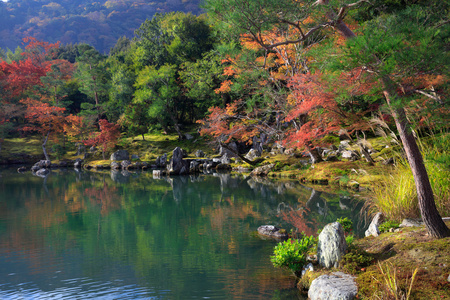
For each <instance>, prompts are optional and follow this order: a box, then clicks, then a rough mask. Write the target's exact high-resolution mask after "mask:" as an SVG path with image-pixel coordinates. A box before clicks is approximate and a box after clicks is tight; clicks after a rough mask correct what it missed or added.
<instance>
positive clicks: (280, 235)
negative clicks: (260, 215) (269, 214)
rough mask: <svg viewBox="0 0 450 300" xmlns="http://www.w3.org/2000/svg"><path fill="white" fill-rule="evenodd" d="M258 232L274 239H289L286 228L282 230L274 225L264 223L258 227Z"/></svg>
mask: <svg viewBox="0 0 450 300" xmlns="http://www.w3.org/2000/svg"><path fill="white" fill-rule="evenodd" d="M258 233H259V234H260V235H262V236H265V237H270V238H274V239H281V240H283V239H287V238H288V234H287V232H286V230H280V229H279V228H277V227H275V226H273V225H262V226H259V227H258Z"/></svg>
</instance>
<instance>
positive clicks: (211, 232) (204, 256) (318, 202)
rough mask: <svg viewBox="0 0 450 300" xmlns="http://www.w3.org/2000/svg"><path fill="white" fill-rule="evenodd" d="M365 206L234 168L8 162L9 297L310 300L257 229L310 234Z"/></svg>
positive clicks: (0, 248)
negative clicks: (91, 168) (44, 169)
mask: <svg viewBox="0 0 450 300" xmlns="http://www.w3.org/2000/svg"><path fill="white" fill-rule="evenodd" d="M258 181H261V182H258ZM359 209H360V205H359V204H357V203H354V202H353V201H351V200H350V199H349V198H348V197H345V196H342V195H341V196H339V195H331V194H326V193H318V192H315V191H314V190H311V189H308V188H305V187H302V186H301V185H299V184H297V183H293V182H289V183H281V182H275V183H274V182H269V181H267V180H254V179H251V178H244V177H240V176H236V177H233V176H230V175H229V174H216V175H202V176H195V177H174V178H168V179H153V178H152V174H151V172H148V173H145V172H144V173H134V174H132V173H110V172H106V171H105V172H103V173H94V172H75V171H74V170H65V171H64V170H62V171H61V170H60V171H55V170H54V171H52V173H51V174H50V175H49V176H48V177H47V178H45V179H44V178H40V177H36V176H33V175H31V174H30V173H29V172H27V173H25V174H18V173H17V172H16V171H15V170H12V169H2V170H0V299H304V298H303V296H301V295H299V293H298V292H297V290H296V289H295V280H294V279H293V278H292V277H291V276H290V274H289V272H287V271H283V270H278V269H274V268H273V267H272V265H271V263H270V255H271V253H272V250H273V247H274V245H275V243H276V242H275V241H271V240H263V239H261V238H260V237H258V236H257V234H255V231H256V229H257V228H258V226H260V225H263V224H274V225H278V226H282V227H284V228H287V229H288V230H290V229H293V230H294V231H305V232H306V233H308V234H312V233H315V232H316V231H317V229H318V228H320V227H322V226H323V225H324V224H326V223H328V222H332V221H335V220H336V218H337V217H341V216H347V217H350V218H352V219H353V220H354V221H355V223H358V215H359Z"/></svg>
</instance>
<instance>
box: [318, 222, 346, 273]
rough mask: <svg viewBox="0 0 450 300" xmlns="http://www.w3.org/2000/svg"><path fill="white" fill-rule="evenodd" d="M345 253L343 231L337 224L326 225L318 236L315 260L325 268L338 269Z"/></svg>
mask: <svg viewBox="0 0 450 300" xmlns="http://www.w3.org/2000/svg"><path fill="white" fill-rule="evenodd" d="M346 251H347V242H346V241H345V236H344V229H343V228H342V225H341V224H340V223H339V222H334V223H331V224H328V225H326V226H325V227H324V228H323V230H322V232H321V233H320V234H319V242H318V244H317V260H318V261H319V264H320V265H321V266H323V267H325V268H332V267H338V266H339V261H340V260H341V258H342V257H343V256H344V254H345V252H346Z"/></svg>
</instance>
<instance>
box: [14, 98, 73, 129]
mask: <svg viewBox="0 0 450 300" xmlns="http://www.w3.org/2000/svg"><path fill="white" fill-rule="evenodd" d="M20 103H22V104H24V105H25V106H26V112H25V118H26V119H27V121H28V122H29V125H28V126H25V127H23V128H22V130H23V131H37V132H40V133H43V134H46V133H47V132H49V131H53V132H62V131H63V125H64V122H65V117H64V115H63V113H64V111H65V110H66V109H65V108H63V107H56V106H51V105H50V104H48V103H44V102H41V101H38V100H33V99H30V98H27V99H24V100H21V101H20Z"/></svg>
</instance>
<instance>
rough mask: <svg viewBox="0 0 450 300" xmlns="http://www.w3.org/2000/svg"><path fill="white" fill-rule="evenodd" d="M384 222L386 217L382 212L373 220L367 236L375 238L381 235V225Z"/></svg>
mask: <svg viewBox="0 0 450 300" xmlns="http://www.w3.org/2000/svg"><path fill="white" fill-rule="evenodd" d="M383 221H384V216H383V214H382V213H381V212H378V213H377V214H376V215H375V216H374V217H373V219H372V222H370V225H369V228H367V230H366V232H365V235H366V236H371V235H372V236H374V237H377V236H379V235H380V229H378V227H380V225H381V223H383Z"/></svg>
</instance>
